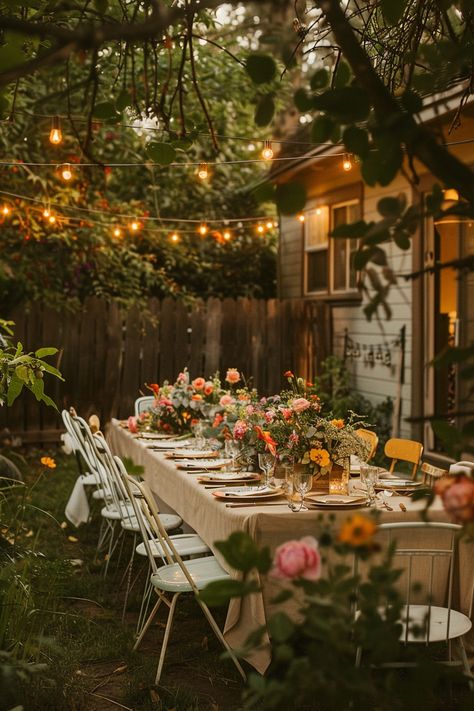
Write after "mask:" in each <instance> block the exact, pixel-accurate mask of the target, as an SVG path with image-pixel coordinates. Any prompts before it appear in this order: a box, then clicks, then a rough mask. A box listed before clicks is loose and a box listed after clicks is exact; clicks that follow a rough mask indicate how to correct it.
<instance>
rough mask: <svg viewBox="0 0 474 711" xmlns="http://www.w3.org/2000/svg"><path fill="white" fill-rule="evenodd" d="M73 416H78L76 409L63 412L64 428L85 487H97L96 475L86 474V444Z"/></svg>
mask: <svg viewBox="0 0 474 711" xmlns="http://www.w3.org/2000/svg"><path fill="white" fill-rule="evenodd" d="M72 416H76V412H75V410H74V408H71V411H70V412H69V411H68V410H63V411H62V413H61V417H62V420H63V423H64V427H65V428H66V432H67V434H68V435H69V442H70V444H71V447H72V450H73V452H74V456H75V457H76V462H77V468H78V470H79V476H80V477H81V481H82V483H83V484H84V486H96V485H97V477H96V475H95V474H94V473H91V472H88V473H87V474H85V473H84V467H83V462H84V463H86V462H85V459H84V454H83V447H84V442H83V438H82V437H81V436H80V433H79V432H78V431H77V429H76V427H75V426H74V423H73V422H72Z"/></svg>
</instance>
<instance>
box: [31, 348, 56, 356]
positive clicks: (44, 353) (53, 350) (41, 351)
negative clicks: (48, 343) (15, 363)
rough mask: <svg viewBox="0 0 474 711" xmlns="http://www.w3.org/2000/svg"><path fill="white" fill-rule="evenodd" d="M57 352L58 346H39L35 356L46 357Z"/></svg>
mask: <svg viewBox="0 0 474 711" xmlns="http://www.w3.org/2000/svg"><path fill="white" fill-rule="evenodd" d="M57 352H58V349H57V348H38V350H37V351H35V356H36V357H37V358H45V357H46V356H50V355H54V354H55V353H57Z"/></svg>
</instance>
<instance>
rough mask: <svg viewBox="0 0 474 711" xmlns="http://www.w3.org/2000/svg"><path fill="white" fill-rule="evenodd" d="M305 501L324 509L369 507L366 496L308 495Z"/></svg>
mask: <svg viewBox="0 0 474 711" xmlns="http://www.w3.org/2000/svg"><path fill="white" fill-rule="evenodd" d="M305 500H309V501H311V503H312V504H317V506H322V507H324V508H337V509H340V508H360V507H362V506H366V505H367V497H365V496H343V495H342V494H325V495H324V494H323V495H322V496H321V495H319V496H318V495H315V494H308V495H307V496H306V497H305Z"/></svg>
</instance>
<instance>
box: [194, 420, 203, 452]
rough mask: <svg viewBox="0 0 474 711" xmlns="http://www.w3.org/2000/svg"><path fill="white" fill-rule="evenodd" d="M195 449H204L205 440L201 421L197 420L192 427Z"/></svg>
mask: <svg viewBox="0 0 474 711" xmlns="http://www.w3.org/2000/svg"><path fill="white" fill-rule="evenodd" d="M192 430H193V434H194V439H195V444H196V449H201V450H202V449H205V448H206V438H205V437H204V426H203V423H202V421H201V420H198V421H197V422H196V424H195V425H193V426H192Z"/></svg>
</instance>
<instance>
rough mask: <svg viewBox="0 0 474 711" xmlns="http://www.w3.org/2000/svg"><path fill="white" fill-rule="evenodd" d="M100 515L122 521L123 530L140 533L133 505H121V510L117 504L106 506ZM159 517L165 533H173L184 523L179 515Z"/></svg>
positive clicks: (161, 515)
mask: <svg viewBox="0 0 474 711" xmlns="http://www.w3.org/2000/svg"><path fill="white" fill-rule="evenodd" d="M100 515H101V516H103V517H104V518H107V519H110V520H112V521H120V520H121V521H122V524H121V525H122V528H124V529H125V530H126V531H133V532H134V533H138V532H139V531H140V527H139V525H138V521H137V518H136V516H135V512H134V510H133V506H132V504H126V503H121V504H120V509H118V508H117V506H116V505H115V504H110V505H109V506H104V507H103V509H102V510H101V512H100ZM159 517H160V521H161V523H162V525H163V528H164V529H165V531H173V530H174V529H175V528H179V527H180V526H181V525H182V523H183V519H182V518H181V517H180V516H178V515H177V514H159Z"/></svg>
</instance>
